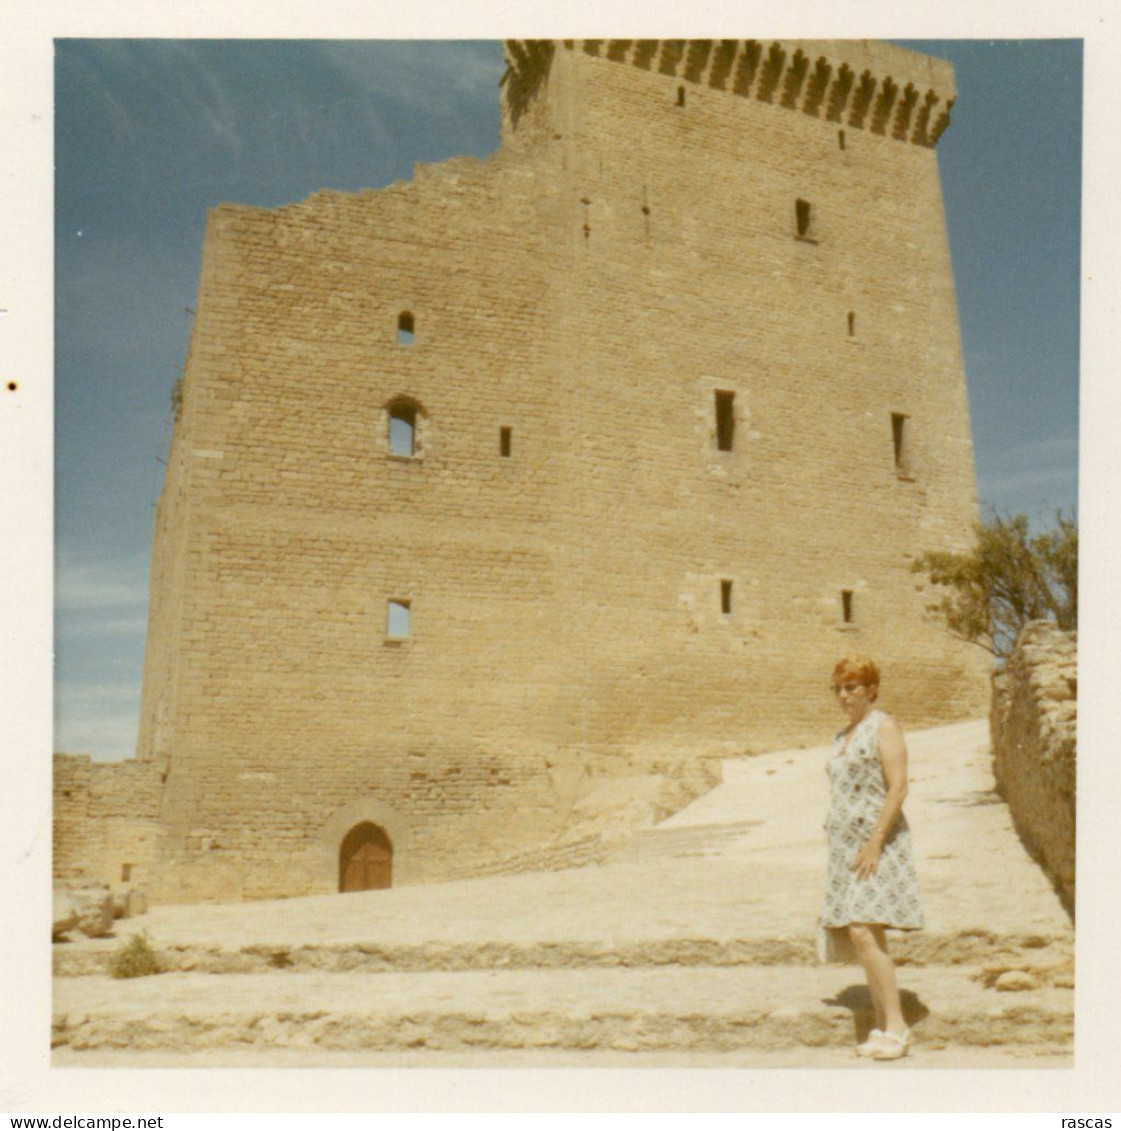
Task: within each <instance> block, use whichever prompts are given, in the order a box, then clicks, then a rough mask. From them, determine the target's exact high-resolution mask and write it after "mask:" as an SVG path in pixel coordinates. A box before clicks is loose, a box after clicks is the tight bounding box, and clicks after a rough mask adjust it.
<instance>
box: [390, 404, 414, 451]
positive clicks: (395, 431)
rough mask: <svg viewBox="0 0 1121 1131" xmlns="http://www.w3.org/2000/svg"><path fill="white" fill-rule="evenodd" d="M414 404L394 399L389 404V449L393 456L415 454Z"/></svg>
mask: <svg viewBox="0 0 1121 1131" xmlns="http://www.w3.org/2000/svg"><path fill="white" fill-rule="evenodd" d="M416 423H417V410H416V405H415V404H413V403H412V402H411V401H404V400H400V401H394V402H393V403H392V404H391V405H390V406H389V450H390V452H391V453H392V454H393V455H395V456H415V455H416Z"/></svg>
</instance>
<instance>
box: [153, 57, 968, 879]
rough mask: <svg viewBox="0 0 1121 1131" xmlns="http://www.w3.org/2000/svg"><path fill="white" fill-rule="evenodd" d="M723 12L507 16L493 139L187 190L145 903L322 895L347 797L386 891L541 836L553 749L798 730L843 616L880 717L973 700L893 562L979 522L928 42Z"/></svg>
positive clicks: (916, 592) (963, 671) (948, 86)
mask: <svg viewBox="0 0 1121 1131" xmlns="http://www.w3.org/2000/svg"><path fill="white" fill-rule="evenodd" d="M729 42H732V45H733V48H734V49H730V48H729V47H728V44H722V45H720V47H719V48H718V49H717V48H716V47H714V45H713V44H711V43H709V44H708V46H707V48H706V47H705V45H704V43H698V44H685V43H684V41H665V42H660V41H650V42H649V43H647V42H645V41H643V42H641V43H639V42H635V43H631V42H630V41H612V42H610V43H608V42H607V41H586V42H583V43H579V42H578V43H574V44H567V45H565V44H552V45H551V46H547V47H542V46H541V45H540V44H530V45H525V44H510V45H508V51H509V58H510V60H511V69H510V71H509V72H508V73H507V76H506V79H505V80H504V88H503V100H504V116H503V146H502V148H501V149H500V150H499V151H498V152H497V153H495V154H494V155H493V156H492V157H491V158H490V159H488V160H486V161H477V160H467V159H455V160H450V161H447V162H444V163H442V164H440V165H436V166H422V167H419V168H417V170H416V173H415V176H414V178H413V180H412V181H410V182H408V183H398V184H394V185H391V186H389V187H388V188H385V189H382V190H379V191H363V192H358V193H342V192H331V191H324V192H320V193H316V194H315V195H313V196H311V197H310V198H308V199H307V200H305V201H303V202H301V203H298V204H293V205H290V206H287V207H283V208H278V209H274V210H268V209H262V208H251V207H241V206H235V205H222V206H220V207H219V208H217V209H215V210H214V212H213V213H212V214H211V217H210V221H209V225H208V229H207V235H206V240H205V245H204V249H203V266H202V277H201V281H200V288H199V299H198V304H197V310H198V314H197V317H196V320H195V323H194V330H193V337H192V342H191V347H190V354H189V357H188V359H187V365H186V369H185V374H184V379H183V385H182V398H181V409H180V412H179V415H178V418H177V421H176V428H175V436H174V440H173V444H172V449H171V453H170V457H169V468H168V473H167V479H166V483H165V488H164V492H163V496H162V498H161V502H160V507H159V513H158V517H157V524H156V545H155V553H154V556H153V572H152V614H151V620H150V626H149V635H148V652H147V659H146V668H145V683H144V696H143V704H142V710H141V714H142V722H141V731H140V740H139V746H138V751H137V754H138V758H140V759H141V760H142V761H143V762H145V763H147V764H150V765H154V766H158V767H160V768H161V770H166V774H167V780H166V786H165V790H164V797H163V810H162V818H161V822H162V825H161V827H162V836H163V849H162V850H161V864H160V882H159V884H157V886H156V888H155V889H154V890H153V893H152V894H153V898H154V899H155V900H156V901H160V900H163V901H169V900H176V901H178V900H187V899H206V898H223V899H240V898H262V897H270V896H281V895H299V894H305V893H311V892H326V891H333V890H337V885H338V882H339V879H338V873H339V859H338V856H339V852H340V843H339V842H340V839H341V837H342V836H343V834H345V833H346V832H347V828H346V827H344V826H346V825H347V823H348V822H355V823H359V822H363V821H368V822H370V823H373V824H376V825H377V826H378V827H380V828H381V829H383V830H384V831H385V833H386V834H387V835H388V837H389V839H390V841H391V842H392V844H393V851H394V859H393V878H394V883H397V882H404V883H408V882H421V881H427V880H433V879H440V878H442V877H448V876H451V875H460V874H463V873H464V871H467V872H470V871H471V870H472V869H476V868H483V867H486V866H488V865H492V864H494V863H495V862H496V861H500V860H503V859H506V858H509V857H511V856H513V855H515V854H517V853H520V852H522V851H529V850H532V849H533V848H534V847H535V846H541V845H547V844H552V843H555V842H557V840H558V838H563V837H564V836H565V835H566V830H569V828H570V825H569V819H570V814H571V813H572V811H573V807H574V806H575V804H576V802H577V799H578V797H579V795H580V790H581V788H582V786H581V782H584V781H586V779H587V778H588V777H589V776H593V777H602V776H603V775H604V774H610V773H612V772H616V773H617V774H619V775H620V776H626V775H631V774H638V775H641V774H642V773H643V772H656V771H655V770H654V766H655V765H656V764H658V763H660V762H663V761H669V760H673V759H677V760H679V761H680V760H681V759H686V760H688V759H696V760H702V759H710V758H721V757H729V756H735V755H739V754H744V753H749V752H752V751H760V750H765V749H768V748H772V747H774V746H795V745H798V744H801V743H804V744H812V743H816V742H819V741H821V738H822V735H823V734H828V733H830V732H831V730H832V728H833V727H834V725H835V719H834V715H835V706H834V704H833V702H832V698H831V696H830V695H829V693H828V679H829V672H830V670H831V669H832V666H833V663H834V662H835V661H836V659H837V658H838V657H839V656H840V655H841V654H843V653H845V652H848V651H852V650H859V651H864V652H869V653H871V654H873V655H874V656H875V657H876V658H877V660H878V662H879V663H880V665H881V667H882V669H883V671H884V679H885V700H886V698H887V697H888V696H890V706H891V709H892V711H893V712H894V713H895V714H896V715H897V716H899V717H900V718H901V720H902V721H903V722H904V725H907V726H921V725H924V724H932V723H937V722H944V721H949V720H951V719H958V718H963V717H969V716H971V715H978V714H981V713H983V711H984V709H985V706H984V705H985V702H986V700H987V690H988V689H987V673H986V671H985V665H984V662H983V657H980V656H979V655H977V654H976V653H975V650H972V649H969V648H968V647H965V646H962V645H960V644H958V643H957V642H955V641H954V640H953V639H952V638H951V637H950V636H949V635H948V634H947V633H946V632H945V631H944V629H943V628H942V626H941V625H940V624H939V623H938V622H937V620H936V619H935V618H933V617H931V616H930V615H929V613H928V612H927V610H926V606H927V604H928V600H929V597H928V594H926V593H924V592H923V586H922V584H921V582H917V581H916V578H915V576H914V575H913V574H912V573H910V571H909V568H908V567H909V564H910V562H911V561H912V560H913V558H914V557H915V555H917V554H919V553H922V552H923V551H926V550H929V549H934V548H940V549H951V550H952V549H965V548H966V547H967V546H968V544H969V542H970V538H971V523H972V522H973V520H974V518H975V517H976V501H975V484H974V476H973V465H972V449H971V440H970V429H969V419H968V406H967V400H966V395H965V382H964V374H963V371H962V364H961V356H960V345H959V336H958V329H957V318H956V309H955V299H954V290H953V279H952V274H951V270H950V261H949V250H948V244H947V239H946V232H945V226H944V219H943V211H942V202H941V193H940V186H939V179H938V169H937V160H936V152H935V149H934V142H935V141H936V140H937V136H938V134H939V133H940V132H941V130H942V129H943V128H945V124H946V121H947V120H948V119H947V118H946V112H947V107H948V105H949V103H950V102H951V101H952V98H953V75H952V69H951V68H950V67H949V65H948V64H945V63H942V62H940V61H937V60H930V59H927V58H925V57H923V56H920V55H916V54H915V53H913V52H907V51H903V50H901V49H898V48H893V47H889V46H886V45H882V44H881V45H874V44H868V43H865V42H860V43H854V44H848V45H846V44H837V43H833V44H809V45H806V47H807V50H803V49H802V48H800V47H799V46H798V45H797V44H773V45H764V46H763V47H761V46H760V45H759V44H757V43H753V41H743V42H741V43H739V44H738V45H736V43H735V41H729ZM651 44H653V48H651ZM846 53H847V54H848V59H847V61H846ZM858 76H859V77H858ZM803 221H804V223H803ZM803 229H804V230H803ZM403 323H404V324H407V328H408V330H409V331H410V332H409V333H407V334H399V332H398V331H399V328H400V327H401V326H402V324H403ZM401 413H405V414H406V415H407V416H408V417H410V418H411V419H412V421H413V423H414V424H415V431H414V436H413V444H412V447H411V450H410V451H408V452H405V453H402V452H399V451H395V450H394V449H393V444H392V442H391V424H390V421H391V418H393V417H394V415H395V414H397V415H398V417H400V414H401ZM391 601H392V602H400V603H403V604H407V605H408V607H409V612H410V626H409V631H408V633H407V635H402V636H394V635H391V634H390V632H389V631H388V627H387V616H388V612H387V610H388V604H389V602H391ZM612 767H615V769H614V770H613V769H612ZM350 827H351V828H354V827H356V824H351V825H350Z"/></svg>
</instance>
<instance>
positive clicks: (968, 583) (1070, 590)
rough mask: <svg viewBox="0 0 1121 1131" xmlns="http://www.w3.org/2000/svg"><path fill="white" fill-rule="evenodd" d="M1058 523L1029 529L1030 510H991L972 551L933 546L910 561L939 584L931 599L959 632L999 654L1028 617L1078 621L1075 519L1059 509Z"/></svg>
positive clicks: (1069, 625)
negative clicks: (936, 596) (1009, 513)
mask: <svg viewBox="0 0 1121 1131" xmlns="http://www.w3.org/2000/svg"><path fill="white" fill-rule="evenodd" d="M1055 524H1056V525H1055V529H1054V530H1050V531H1047V532H1045V533H1043V534H1036V535H1033V534H1032V533H1031V531H1030V529H1029V524H1028V520H1027V518H1026V517H1025V516H1024V515H1022V514H1018V515H1013V516H1012V517H1011V518H1005V517H1003V516H1001V515H998V514H995V513H994V514H993V515H992V516H991V517H990V518H989V519H987V520H986V521H985V522H982V523H978V524H977V526H976V528H975V541H974V546H973V549H972V550H970V551H969V553H950V552H947V551H941V550H932V551H929V552H927V553H925V554H922V555H920V556H919V558H918V559H917V560H916V561H915V562H914V563H913V564H912V566H911V569H912V570H913V571H914V572H916V573H925V574H927V575H928V576H929V578H930V580H931V581H932V582H933V583H934V584H935V585H937V586H939V587H940V588H941V591H942V592H941V599H940V600H939V602H938V603H937V604H934V605H930V606H929V608H930V610H931V611H932V612H940V613H941V614H942V615H943V616H944V617H945V620H946V626H947V627H948V628H949V630H950V631H951V632H952V633H953V634H954V635H955V636H958V637H960V638H961V639H962V640H968V641H969V642H970V643H973V644H979V645H981V646H982V647H983V648H987V649H988V650H989V651H990V652H992V653H993V655H994V656H996V657H997V659H998V660H1000V661H1003V660H1005V659H1007V657H1008V656H1009V655H1010V654H1011V652H1012V649H1013V647H1015V644H1016V638H1017V637H1018V636H1019V635H1020V630H1021V629H1022V628H1023V627H1024V625H1025V624H1027V623H1028V622H1029V621H1033V620H1051V621H1054V622H1055V623H1056V624H1057V625H1058V626H1059V628H1062V629H1065V630H1067V631H1074V630H1075V629H1077V628H1078V524H1077V522H1076V520H1075V518H1074V516H1073V515H1072V516H1069V517H1068V516H1066V515H1063V514H1061V513H1060V514H1057V515H1056V516H1055Z"/></svg>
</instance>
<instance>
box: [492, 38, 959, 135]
mask: <svg viewBox="0 0 1121 1131" xmlns="http://www.w3.org/2000/svg"><path fill="white" fill-rule="evenodd" d="M504 48H505V55H506V61H507V64H508V66H507V70H506V73H505V74H504V75H503V78H502V86H503V95H504V98H505V102H506V108H507V112H508V113H509V115H510V118H511V121H512V122H513V123H514V124H515V125H516V124H517V121H518V119H519V118H520V117H521V115H522V114H523V113H524V112H525V109H526V107H527V106H528V104H529V102H530V101H531V100H532V98H533V96H534V94H535V93H536V92H537V90H538V89H539V87H540V86H541V84H542V83H543V82H544V81H545V79H546V78H547V77H548V74H549V71H550V68H551V67H552V63H553V59H554V57H555V54H556V52H557V51H558V50H564V51H571V52H583V53H584V54H586V55H590V56H593V57H596V58H600V59H606V60H608V61H610V62H613V63H625V64H629V65H630V66H633V67H638V68H639V69H641V70H644V71H651V72H653V73H655V74H660V75H665V76H667V77H669V78H672V79H674V80H676V81H678V82H686V83H695V84H697V85H702V86H708V87H711V88H712V89H713V90H723V91H727V92H728V93H730V94H734V95H738V96H739V97H741V98H753V99H756V100H757V101H759V102H769V103H771V104H773V105H776V106H781V107H783V108H784V109H786V110H791V111H794V112H796V113H801V114H806V115H808V116H809V117H812V118H820V119H822V120H823V121H827V122H836V123H837V124H838V125H839V126H842V127H848V128H852V129H859V130H868V131H869V132H871V133H874V134H880V135H882V136H884V137H890V138H893V139H894V140H896V141H902V142H909V143H911V144H912V145H920V146H924V147H926V148H933V147H934V146H935V145H937V143H938V139H939V138H940V137H941V136H942V134H943V133H944V132H945V130H946V128H947V126H949V124H950V111H951V109H952V107H953V104H954V97H955V90H954V84H953V71H952V68H951V67H950V66H949V64H946V63H943V62H941V61H940V60H936V59H931V58H928V57H927V56H924V55H919V54H917V53H915V52H911V51H904V50H903V49H902V48H897V47H892V46H890V45H888V44H882V43H874V42H871V41H867V40H851V41H848V40H805V41H800V42H799V41H786V40H773V41H770V42H765V41H762V40H756V39H565V40H550V39H508V40H506V41H505V45H504Z"/></svg>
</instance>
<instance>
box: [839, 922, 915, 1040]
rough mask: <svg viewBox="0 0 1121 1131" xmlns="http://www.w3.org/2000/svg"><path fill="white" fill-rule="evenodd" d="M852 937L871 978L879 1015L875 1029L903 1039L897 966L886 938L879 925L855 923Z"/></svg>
mask: <svg viewBox="0 0 1121 1131" xmlns="http://www.w3.org/2000/svg"><path fill="white" fill-rule="evenodd" d="M849 938H851V939H852V945H853V947H854V948H855V950H856V957H857V959H858V960H859V962H860V965H861V966H862V967H863V968H864V976H865V977H866V978H867V979H868V992H869V993H870V994H871V995H872V1008H873V1009H874V1010H875V1012H876V1028H877V1029H882V1030H883V1031H884V1032H885V1033H894V1034H895V1035H896V1036H901V1035H902V1034H903V1032H904V1030H905V1029H906V1028H907V1023H906V1022H905V1021H904V1020H903V1007H902V1005H901V1004H900V1001H899V986H898V984H897V983H896V980H895V963H893V962H892V960H891V957H890V955H889V954H888V952H887V938H886V936H885V934H884V928H883V926H882V925H881V924H879V923H852V924H850V926H849Z"/></svg>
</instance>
